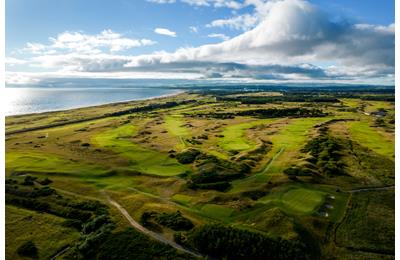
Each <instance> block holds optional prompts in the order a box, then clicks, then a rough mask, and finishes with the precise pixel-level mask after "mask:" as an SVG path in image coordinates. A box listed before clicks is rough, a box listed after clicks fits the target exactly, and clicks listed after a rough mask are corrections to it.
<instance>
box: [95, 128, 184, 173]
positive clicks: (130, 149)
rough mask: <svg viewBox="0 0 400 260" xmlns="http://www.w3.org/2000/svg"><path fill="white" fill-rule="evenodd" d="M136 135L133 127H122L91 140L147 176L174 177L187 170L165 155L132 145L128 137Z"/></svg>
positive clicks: (135, 129)
mask: <svg viewBox="0 0 400 260" xmlns="http://www.w3.org/2000/svg"><path fill="white" fill-rule="evenodd" d="M136 133H137V127H136V126H134V125H130V124H128V125H124V126H120V127H118V128H115V129H112V130H108V131H105V132H103V133H100V134H98V135H96V136H94V137H93V138H92V142H93V143H94V144H95V145H97V146H99V147H104V148H108V149H110V150H112V151H114V152H116V153H118V154H119V155H120V156H123V157H126V158H129V159H130V160H131V165H130V166H129V168H132V169H134V170H138V171H141V172H143V173H147V174H153V175H159V176H174V175H178V174H181V173H184V172H185V171H187V170H189V168H188V167H186V166H184V165H181V164H179V163H178V162H177V161H176V160H175V159H172V158H169V157H168V155H167V154H163V153H160V152H156V151H153V150H149V149H146V148H143V147H140V146H139V145H137V144H135V143H133V142H132V141H131V140H129V138H130V137H132V136H133V135H135V134H136Z"/></svg>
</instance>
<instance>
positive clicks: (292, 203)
mask: <svg viewBox="0 0 400 260" xmlns="http://www.w3.org/2000/svg"><path fill="white" fill-rule="evenodd" d="M325 196H326V193H325V192H323V191H319V190H314V189H306V188H301V187H289V188H284V189H281V190H278V191H275V192H274V193H272V194H270V195H267V196H265V197H263V198H261V199H259V200H258V201H259V202H261V203H264V204H271V205H273V206H278V207H280V208H281V209H282V210H284V211H286V212H289V213H291V214H305V215H308V214H312V213H313V212H315V210H317V209H318V208H319V207H320V206H321V205H322V203H324V201H325Z"/></svg>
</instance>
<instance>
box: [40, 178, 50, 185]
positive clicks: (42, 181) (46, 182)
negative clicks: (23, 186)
mask: <svg viewBox="0 0 400 260" xmlns="http://www.w3.org/2000/svg"><path fill="white" fill-rule="evenodd" d="M52 182H53V181H52V180H50V179H49V178H46V179H44V180H41V181H38V183H40V184H41V185H49V184H50V183H52Z"/></svg>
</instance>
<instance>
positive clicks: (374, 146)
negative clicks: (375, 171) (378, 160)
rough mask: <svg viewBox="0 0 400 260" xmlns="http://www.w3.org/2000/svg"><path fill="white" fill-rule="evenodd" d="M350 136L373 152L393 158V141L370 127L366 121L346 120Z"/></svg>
mask: <svg viewBox="0 0 400 260" xmlns="http://www.w3.org/2000/svg"><path fill="white" fill-rule="evenodd" d="M347 124H348V126H349V131H350V135H351V138H352V139H354V140H355V141H357V142H359V143H360V144H362V145H364V146H366V147H368V148H369V149H371V150H373V151H374V152H376V153H378V154H381V155H384V156H387V157H389V158H391V159H393V158H394V141H393V140H389V139H387V138H385V137H384V136H383V135H381V134H380V133H379V132H378V131H377V130H376V129H374V128H373V127H370V125H369V123H368V122H364V121H354V122H348V123H347Z"/></svg>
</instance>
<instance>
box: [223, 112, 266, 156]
mask: <svg viewBox="0 0 400 260" xmlns="http://www.w3.org/2000/svg"><path fill="white" fill-rule="evenodd" d="M272 121H273V120H272V119H259V120H257V121H253V122H248V123H242V124H236V125H230V126H228V127H226V128H225V129H224V131H223V132H222V135H223V136H224V137H222V138H221V140H220V141H219V143H218V144H219V146H220V147H221V148H223V149H224V150H226V151H246V150H252V149H254V148H255V147H256V143H255V142H254V141H252V140H249V139H248V138H247V137H246V135H245V130H247V129H249V128H251V127H253V126H256V125H261V124H266V123H270V122H272Z"/></svg>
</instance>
